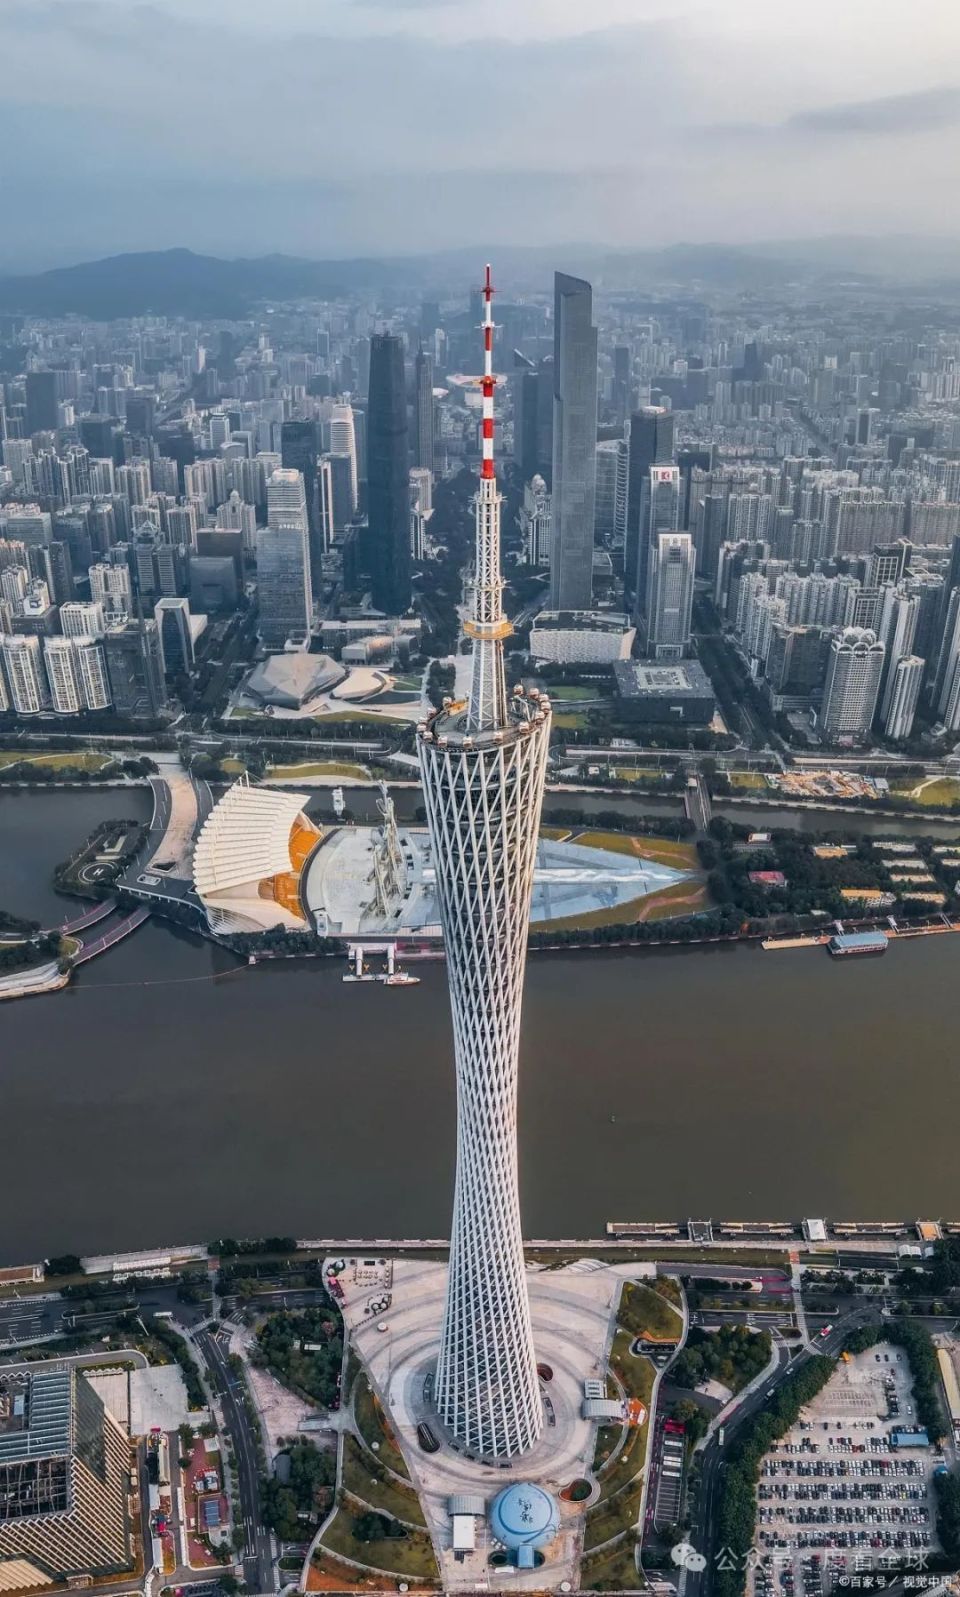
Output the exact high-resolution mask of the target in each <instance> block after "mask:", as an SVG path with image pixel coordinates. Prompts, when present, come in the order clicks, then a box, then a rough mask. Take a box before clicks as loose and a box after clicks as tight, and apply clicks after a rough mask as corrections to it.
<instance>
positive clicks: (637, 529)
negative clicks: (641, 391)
mask: <svg viewBox="0 0 960 1597" xmlns="http://www.w3.org/2000/svg"><path fill="white" fill-rule="evenodd" d="M674 420H675V418H674V416H673V413H672V411H669V410H664V409H663V408H662V407H661V406H659V405H645V406H644V407H643V409H642V410H635V411H634V413H633V415H632V416H631V417H630V454H629V461H628V466H627V542H626V551H625V555H624V569H623V574H624V582H625V583H626V586H627V590H628V592H631V593H634V594H636V595H637V597H638V598H642V594H643V589H644V587H645V585H646V580H647V564H648V559H649V552H650V551H649V541H648V534H649V526H648V521H649V513H648V510H647V505H648V496H649V491H650V467H651V466H669V465H670V463H671V461H672V460H673V433H674Z"/></svg>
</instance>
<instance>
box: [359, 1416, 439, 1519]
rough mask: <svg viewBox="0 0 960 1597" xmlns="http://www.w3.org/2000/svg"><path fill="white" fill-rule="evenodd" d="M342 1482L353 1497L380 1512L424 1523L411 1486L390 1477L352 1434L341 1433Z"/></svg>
mask: <svg viewBox="0 0 960 1597" xmlns="http://www.w3.org/2000/svg"><path fill="white" fill-rule="evenodd" d="M343 1484H344V1486H345V1487H346V1488H347V1491H348V1492H352V1493H353V1495H354V1497H359V1498H361V1499H362V1501H363V1502H365V1503H369V1504H370V1507H371V1508H376V1509H378V1510H379V1511H380V1512H381V1513H384V1514H390V1515H391V1516H392V1517H393V1518H394V1519H401V1520H405V1521H406V1522H407V1523H408V1524H410V1525H425V1524H426V1520H425V1519H424V1517H423V1510H422V1509H421V1507H420V1499H419V1497H418V1496H417V1494H416V1492H415V1491H414V1490H413V1488H412V1487H411V1486H402V1485H401V1484H400V1482H399V1481H395V1480H393V1479H392V1478H391V1476H390V1475H389V1474H388V1473H387V1471H386V1470H385V1469H384V1466H383V1464H382V1463H381V1462H380V1461H379V1459H375V1458H374V1456H373V1454H372V1453H368V1452H367V1450H366V1448H365V1447H364V1446H363V1445H362V1443H361V1442H358V1441H357V1438H356V1437H355V1436H347V1437H344V1443H343Z"/></svg>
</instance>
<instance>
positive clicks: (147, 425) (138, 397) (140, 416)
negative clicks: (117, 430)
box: [127, 394, 154, 438]
mask: <svg viewBox="0 0 960 1597" xmlns="http://www.w3.org/2000/svg"><path fill="white" fill-rule="evenodd" d="M153 421H154V403H153V395H152V394H131V395H130V397H129V398H128V400H127V432H128V433H134V434H136V435H138V436H139V437H141V438H149V437H150V435H151V433H152V432H153Z"/></svg>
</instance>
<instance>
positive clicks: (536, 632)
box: [530, 610, 636, 665]
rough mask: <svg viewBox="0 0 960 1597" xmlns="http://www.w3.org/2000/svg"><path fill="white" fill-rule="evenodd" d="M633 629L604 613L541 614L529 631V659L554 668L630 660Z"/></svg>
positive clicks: (626, 618)
mask: <svg viewBox="0 0 960 1597" xmlns="http://www.w3.org/2000/svg"><path fill="white" fill-rule="evenodd" d="M635 635H636V628H635V627H632V626H631V625H630V618H629V616H626V615H619V614H614V613H612V612H610V613H608V612H607V611H605V610H541V611H540V614H539V615H538V616H535V617H534V621H533V626H532V627H531V629H530V655H531V658H533V659H535V660H546V661H549V662H550V663H551V664H554V665H612V664H613V662H614V661H615V660H629V658H630V651H631V650H632V648H633V640H634V637H635Z"/></svg>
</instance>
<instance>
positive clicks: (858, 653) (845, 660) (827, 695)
mask: <svg viewBox="0 0 960 1597" xmlns="http://www.w3.org/2000/svg"><path fill="white" fill-rule="evenodd" d="M885 653H886V651H885V649H884V646H883V644H882V643H881V642H880V640H879V639H878V637H877V635H876V633H875V632H872V631H871V630H870V629H869V628H864V627H847V628H845V629H844V631H843V632H840V633H838V634H837V636H836V637H834V638H833V640H832V641H831V644H830V657H829V661H828V664H827V680H826V684H825V686H824V691H823V708H822V710H821V714H820V728H821V730H822V732H823V736H824V739H825V740H826V741H827V742H828V743H844V742H845V743H852V742H856V741H857V740H859V739H861V738H864V737H866V736H867V734H868V733H869V731H870V728H871V726H872V725H873V718H874V715H875V714H876V709H877V697H878V695H879V692H880V677H881V675H882V672H883V661H884V655H885Z"/></svg>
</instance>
